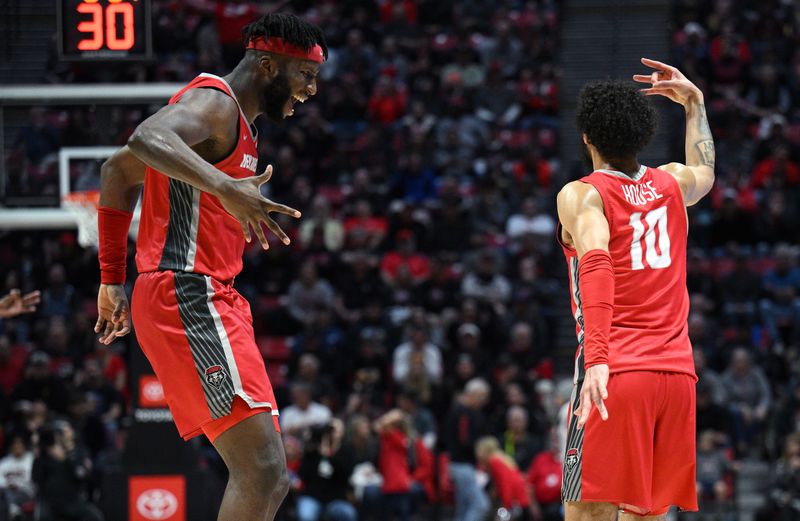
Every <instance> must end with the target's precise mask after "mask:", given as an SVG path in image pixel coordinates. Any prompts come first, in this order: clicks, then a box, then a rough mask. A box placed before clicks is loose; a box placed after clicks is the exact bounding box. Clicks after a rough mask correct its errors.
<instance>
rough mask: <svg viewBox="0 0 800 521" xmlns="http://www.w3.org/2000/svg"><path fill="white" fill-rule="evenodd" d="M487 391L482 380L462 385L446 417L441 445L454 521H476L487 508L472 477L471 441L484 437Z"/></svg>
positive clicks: (483, 494)
mask: <svg viewBox="0 0 800 521" xmlns="http://www.w3.org/2000/svg"><path fill="white" fill-rule="evenodd" d="M490 392H491V389H490V388H489V384H488V383H486V381H485V380H483V379H481V378H473V379H472V380H470V381H468V382H467V384H466V385H465V386H464V392H463V393H462V395H461V396H460V397H459V398H458V399H457V400H456V403H455V405H454V406H453V408H452V409H451V410H450V414H449V415H448V416H447V422H446V424H445V429H444V430H445V432H444V440H443V442H444V444H445V447H446V448H447V452H448V453H449V454H450V479H452V480H453V491H454V493H455V503H456V512H455V518H454V519H455V521H480V520H482V519H483V518H484V517H486V514H487V513H488V511H489V508H490V506H491V505H490V503H489V498H488V496H487V495H486V492H484V490H483V489H481V487H480V486H479V485H478V482H477V480H476V474H475V442H476V441H477V440H478V438H480V437H482V436H484V435H486V434H488V421H487V419H486V416H485V415H484V414H483V412H482V410H483V408H484V407H485V406H486V403H487V402H488V401H489V395H490Z"/></svg>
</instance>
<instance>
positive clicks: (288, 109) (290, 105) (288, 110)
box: [283, 94, 308, 117]
mask: <svg viewBox="0 0 800 521" xmlns="http://www.w3.org/2000/svg"><path fill="white" fill-rule="evenodd" d="M307 99H308V96H299V95H296V94H292V95H291V96H290V97H289V99H288V100H287V101H286V106H285V107H284V111H283V115H284V117H289V116H292V115H294V104H295V103H298V102H300V103H305V102H306V100H307Z"/></svg>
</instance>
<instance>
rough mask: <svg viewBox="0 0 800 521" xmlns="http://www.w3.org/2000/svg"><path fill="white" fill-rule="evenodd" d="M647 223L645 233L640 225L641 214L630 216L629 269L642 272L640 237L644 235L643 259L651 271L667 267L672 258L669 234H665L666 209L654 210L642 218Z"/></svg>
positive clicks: (636, 213) (641, 224) (642, 225)
mask: <svg viewBox="0 0 800 521" xmlns="http://www.w3.org/2000/svg"><path fill="white" fill-rule="evenodd" d="M644 220H645V222H646V223H647V233H645V229H644V228H645V227H644V224H643V223H642V212H634V213H632V214H631V222H630V225H631V226H632V227H633V238H632V240H631V268H632V269H634V270H643V269H644V264H643V263H642V235H644V248H645V258H646V259H647V264H648V265H649V266H650V267H651V268H652V269H654V270H655V269H661V268H666V267H669V265H670V264H672V258H671V257H670V255H669V234H668V233H667V207H666V206H662V207H661V208H656V209H655V210H652V211H650V212H647V214H646V215H645V216H644ZM656 227H658V250H661V253H659V252H658V250H656Z"/></svg>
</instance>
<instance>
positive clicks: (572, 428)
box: [561, 257, 586, 502]
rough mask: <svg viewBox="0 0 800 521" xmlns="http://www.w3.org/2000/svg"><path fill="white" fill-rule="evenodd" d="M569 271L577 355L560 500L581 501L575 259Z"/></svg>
mask: <svg viewBox="0 0 800 521" xmlns="http://www.w3.org/2000/svg"><path fill="white" fill-rule="evenodd" d="M569 268H570V269H569V272H570V273H569V274H570V278H571V282H572V298H573V299H574V301H575V321H576V322H577V324H578V327H579V329H578V347H579V351H578V356H577V357H576V358H575V379H574V382H575V385H574V386H573V388H572V397H571V399H570V402H571V403H570V417H569V418H568V419H567V422H568V423H567V424H568V425H569V427H568V428H567V446H566V453H565V454H564V467H563V479H562V483H561V500H562V501H564V502H567V501H580V500H581V492H582V491H581V478H582V477H583V476H582V475H583V436H584V433H585V432H586V425H584V426H583V428H582V429H578V418H577V416H574V412H575V411H576V410H577V409H578V406H579V405H580V398H581V389H582V388H583V379H584V376H585V374H584V373H585V371H584V369H583V363H584V352H583V342H584V327H583V305H582V302H581V290H580V285H579V282H580V279H579V275H578V258H577V257H572V258H570V263H569Z"/></svg>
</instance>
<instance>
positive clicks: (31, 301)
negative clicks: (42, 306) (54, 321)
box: [22, 290, 42, 306]
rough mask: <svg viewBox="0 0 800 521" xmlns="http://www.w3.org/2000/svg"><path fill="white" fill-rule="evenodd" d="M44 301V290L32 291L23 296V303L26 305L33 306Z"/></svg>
mask: <svg viewBox="0 0 800 521" xmlns="http://www.w3.org/2000/svg"><path fill="white" fill-rule="evenodd" d="M41 301H42V292H41V291H39V290H36V291H31V292H30V293H28V294H26V295H25V296H23V297H22V303H23V304H24V305H26V306H32V305H35V304H38V303H39V302H41Z"/></svg>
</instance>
